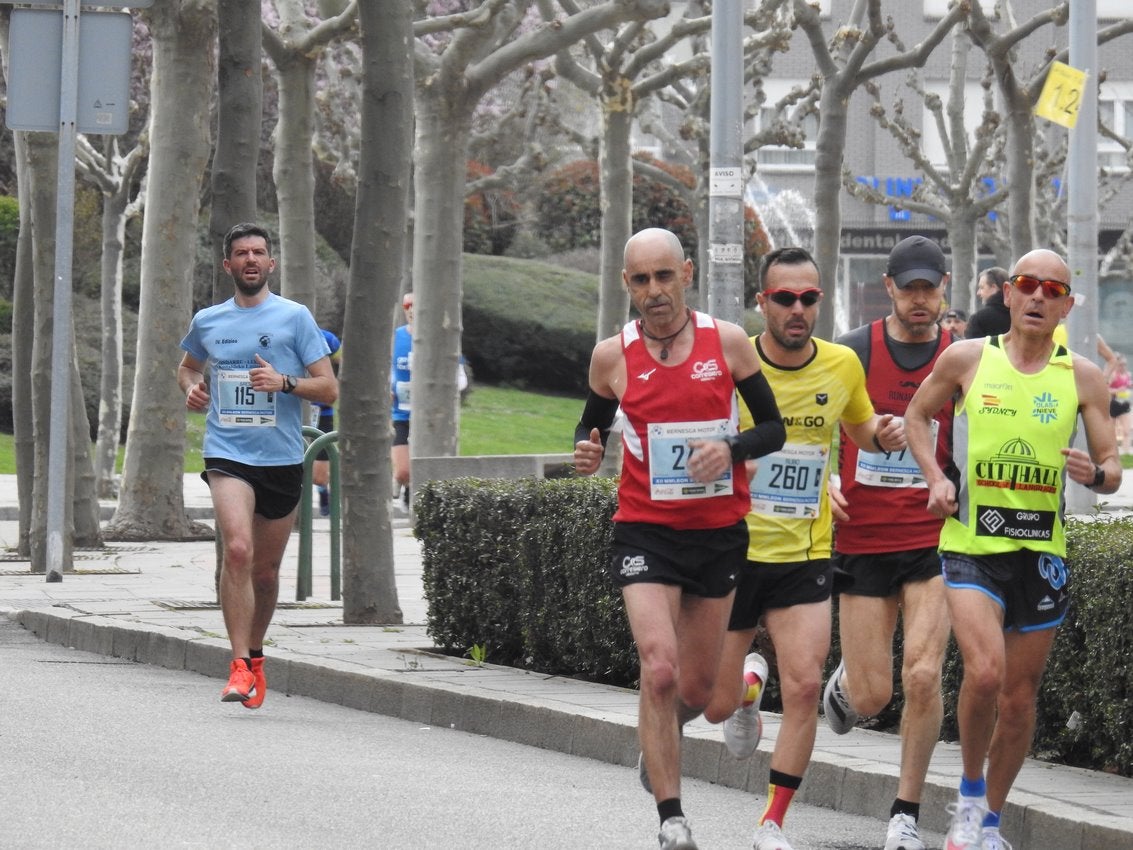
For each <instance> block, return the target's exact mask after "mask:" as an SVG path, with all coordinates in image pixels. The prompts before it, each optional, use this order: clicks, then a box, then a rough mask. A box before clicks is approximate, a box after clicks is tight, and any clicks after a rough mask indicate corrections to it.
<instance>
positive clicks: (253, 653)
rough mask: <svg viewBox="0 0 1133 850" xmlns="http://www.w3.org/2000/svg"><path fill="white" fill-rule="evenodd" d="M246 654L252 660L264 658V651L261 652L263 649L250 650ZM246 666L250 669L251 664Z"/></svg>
mask: <svg viewBox="0 0 1133 850" xmlns="http://www.w3.org/2000/svg"><path fill="white" fill-rule="evenodd" d="M248 654H249V655H250V656H251V657H252V658H263V657H264V651H263V649H262V648H260V649H252V650H249V651H248ZM248 666H249V667H251V666H252V665H251V664H249V665H248Z"/></svg>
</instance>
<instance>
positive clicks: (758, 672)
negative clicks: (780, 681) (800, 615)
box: [724, 652, 767, 759]
mask: <svg viewBox="0 0 1133 850" xmlns="http://www.w3.org/2000/svg"><path fill="white" fill-rule="evenodd" d="M766 684H767V661H766V660H764V658H763V656H762V655H760V654H759V653H758V652H753V653H751V654H750V655H748V656H747V658H745V659H744V696H743V701H742V702H741V703H740V707H739V708H737V709H736V710H735V711H734V712H732V716H731V717H729V718H727V719H726V720H725V721H724V743H725V744H727V746H728V752H730V753H731V754H732V755H734V756H735V757H736V758H738V759H746V758H750V757H751V754H752V753H754V752H755V748H756V747H757V746H759V739H760V738H762V737H763V717H762V716H761V715H760V713H759V701H760V700H761V699H763V688H764V685H766Z"/></svg>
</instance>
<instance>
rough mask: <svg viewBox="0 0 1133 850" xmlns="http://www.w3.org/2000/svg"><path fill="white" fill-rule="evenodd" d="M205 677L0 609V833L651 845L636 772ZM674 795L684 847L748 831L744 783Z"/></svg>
mask: <svg viewBox="0 0 1133 850" xmlns="http://www.w3.org/2000/svg"><path fill="white" fill-rule="evenodd" d="M221 684H222V682H221V681H220V680H219V679H210V678H206V677H204V676H199V675H196V674H193V673H188V672H183V671H172V670H165V669H162V668H159V667H149V666H146V665H140V664H135V663H132V662H127V661H121V660H118V659H113V658H106V657H103V656H100V655H93V654H89V653H85V652H78V651H75V650H69V649H66V648H64V647H59V646H55V645H52V644H45V643H41V642H40V641H39V640H38V639H36V638H35V637H34V636H32V635H30V634H29V633H27V632H25V631H24V630H23V629H21V628H20V627H19V626H17V625H15V624H13V623H11V622H9V621H8V620H6V619H3V618H0V847H3V848H11V849H12V850H20V849H22V848H49V847H51V848H54V847H60V848H62V847H66V848H79V847H81V848H102V847H107V848H109V847H114V848H134V847H137V848H142V847H145V848H151V847H154V846H159V847H163V848H172V847H200V848H221V847H237V846H238V847H242V848H291V847H295V848H308V847H321V848H339V847H343V848H351V847H365V848H448V847H462V848H480V847H484V848H488V847H491V848H540V850H556V848H564V849H565V848H571V850H578V848H609V849H610V850H617V848H649V847H653V848H655V847H656V846H657V845H656V838H655V835H656V830H657V821H656V813H655V809H654V807H653V804H652V800H651V799H650V798H649V797H648V796H647V795H646V794H645V792H644V791H642V789H641V787H640V786H639V785H638V781H637V771H636V769H632V768H625V767H616V766H612V765H608V764H604V763H601V762H596V761H592V760H590V759H584V758H578V757H574V756H568V755H564V754H561V753H556V752H550V751H546V750H540V749H535V748H532V747H526V746H522V745H519V744H513V743H509V742H506V741H499V740H496V739H492V738H485V737H480V736H476V735H471V734H468V733H465V732H456V731H452V730H449V729H443V728H434V727H428V726H421V725H420V724H416V723H410V722H408V721H404V720H399V719H394V718H390V717H385V716H382V715H377V714H368V713H365V712H359V711H354V710H351V709H346V708H342V707H341V706H336V705H330V704H327V703H322V702H319V701H317V700H313V699H308V698H304V697H286V696H284V695H282V694H280V693H278V692H272V691H271V690H270V689H269V692H268V697H267V701H266V703H265V705H264V708H262V709H261V710H259V711H248V710H247V709H245V708H243V707H242V706H240V705H239V704H238V703H221V702H220V701H219V693H220V687H221ZM269 684H270V683H269ZM683 795H684V803H685V810H686V812H687V813H688V815H689V817H690V819H691V821H692V825H693V835H694V837H695V838H696V839H697V841H698V843H699V844H700V847H701V848H702V850H711V848H747V847H750V846H751V833H752V829H753V826H754V823H755V819H756V818H757V817H758V815H759V814H760V812H761V811H762V807H763V804H764V799H763V797H762V795H760V796H758V797H757V796H753V795H751V794H746V793H744V792H741V791H737V790H734V789H729V788H722V787H719V786H715V785H711V784H709V783H706V782H700V781H691V780H686V782H685V787H684V789H683ZM786 827H787V830H786V831H787V835H788V837H789V838H790V839H791V841H792V843H793V844H794V846H795V848H796V850H804V848H811V850H850V848H877V847H880V846H881V844H882V843H883V841H884V835H885V825H884V823H883V821H881V820H880V819H878V820H873V819H870V818H863V817H859V816H853V815H845V814H841V813H838V812H833V811H830V810H827V809H817V808H814V807H810V806H803V805H799V804H796V805H795V806H793V807H792V809H791V813H790V815H789V816H788V819H787V824H786ZM932 840H933V841H934V842H935V844H934V845H933V844H930V846H936V847H939V846H940V841H941V839H940V837H939V836H932Z"/></svg>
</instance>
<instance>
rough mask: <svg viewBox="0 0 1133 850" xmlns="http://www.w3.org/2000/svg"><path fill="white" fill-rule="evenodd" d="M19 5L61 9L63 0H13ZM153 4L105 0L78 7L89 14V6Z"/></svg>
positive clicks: (149, 1) (139, 6)
mask: <svg viewBox="0 0 1133 850" xmlns="http://www.w3.org/2000/svg"><path fill="white" fill-rule="evenodd" d="M15 2H18V3H19V4H20V5H21V6H43V7H46V8H50V9H62V8H63V0H15ZM152 5H153V0H138V2H136V3H130V2H129V0H118V2H114V0H107V2H106V3H83V4H81V6H80V7H79V8H81V9H82V10H83V14H84V15H86V14H89V13H88V12H87V9H89V8H91V7H98V8H101V9H147V8H149V7H150V6H152Z"/></svg>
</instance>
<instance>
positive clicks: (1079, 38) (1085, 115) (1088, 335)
mask: <svg viewBox="0 0 1133 850" xmlns="http://www.w3.org/2000/svg"><path fill="white" fill-rule="evenodd" d="M1097 29H1098V16H1097V3H1096V2H1095V0H1074V2H1073V3H1071V4H1070V64H1071V65H1072V66H1073V67H1075V68H1078V69H1079V70H1083V71H1085V72H1086V85H1085V87H1084V88H1083V90H1082V99H1081V105H1080V106H1079V108H1078V121H1077V123H1076V124H1075V126H1074V128H1073V129H1071V131H1070V149H1069V152H1068V154H1067V161H1066V183H1067V198H1066V230H1067V234H1066V235H1067V246H1068V252H1069V257H1067V262H1068V264H1069V266H1070V284H1071V286H1073V288H1074V309H1072V310H1071V311H1070V315H1069V317H1068V318H1067V321H1066V331H1067V336H1068V338H1069V340H1070V350H1071V351H1075V352H1077V353H1079V354H1081V355H1083V356H1084V357H1089V358H1090V359H1091V360H1093V361H1094V362H1095V363H1097V362H1098V361H1099V360H1100V357H1099V355H1098V346H1097V336H1098V174H1097V170H1098V98H1097V83H1098V79H1097V67H1098V33H1097ZM1078 443H1079V446H1080V447H1082V448H1084V447H1085V442H1084V439H1083V434H1082V432H1081V430H1080V431H1079V435H1078ZM1096 502H1097V496H1096V495H1095V493H1094V492H1093V491H1092V490H1089V489H1088V488H1086V487H1082V486H1080V485H1071V486H1070V487H1067V492H1066V508H1067V510H1068V511H1069V512H1070V513H1084V512H1087V511H1089V510H1090V509H1091V508H1093V506H1094V505H1095V504H1096Z"/></svg>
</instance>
